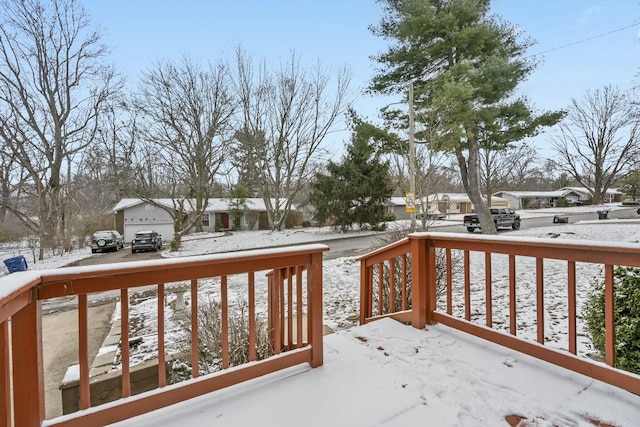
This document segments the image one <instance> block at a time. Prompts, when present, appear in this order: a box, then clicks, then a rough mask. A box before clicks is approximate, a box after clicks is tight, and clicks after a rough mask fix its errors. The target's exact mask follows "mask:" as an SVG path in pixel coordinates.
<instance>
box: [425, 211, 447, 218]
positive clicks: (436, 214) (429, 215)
mask: <svg viewBox="0 0 640 427" xmlns="http://www.w3.org/2000/svg"><path fill="white" fill-rule="evenodd" d="M424 216H425V214H420V219H422V218H423V217H424ZM426 217H427V219H429V220H435V219H446V218H447V215H445V214H443V213H442V212H440V211H435V210H434V211H428V212H427V214H426Z"/></svg>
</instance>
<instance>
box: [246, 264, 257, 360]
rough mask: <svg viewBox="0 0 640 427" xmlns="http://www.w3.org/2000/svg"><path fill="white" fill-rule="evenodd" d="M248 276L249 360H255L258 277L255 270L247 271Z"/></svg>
mask: <svg viewBox="0 0 640 427" xmlns="http://www.w3.org/2000/svg"><path fill="white" fill-rule="evenodd" d="M247 276H248V277H247V284H248V288H249V296H248V304H249V361H250V362H254V361H255V360H256V290H255V287H256V286H255V280H256V279H255V273H254V272H253V271H250V272H249V273H247Z"/></svg>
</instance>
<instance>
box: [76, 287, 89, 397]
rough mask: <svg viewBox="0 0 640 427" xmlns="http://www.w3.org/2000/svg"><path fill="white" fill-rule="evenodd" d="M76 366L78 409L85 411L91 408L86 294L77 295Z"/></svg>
mask: <svg viewBox="0 0 640 427" xmlns="http://www.w3.org/2000/svg"><path fill="white" fill-rule="evenodd" d="M78 365H79V369H80V409H87V408H89V407H90V406H91V388H90V385H89V369H90V367H89V321H88V303H87V294H80V295H78Z"/></svg>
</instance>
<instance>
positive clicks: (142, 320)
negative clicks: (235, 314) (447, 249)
mask: <svg viewBox="0 0 640 427" xmlns="http://www.w3.org/2000/svg"><path fill="white" fill-rule="evenodd" d="M238 234H242V233H238ZM500 235H509V236H520V237H523V236H526V237H533V238H548V237H550V236H551V237H555V238H557V239H559V240H564V239H579V240H589V241H594V242H595V241H601V242H607V243H613V242H627V243H638V242H640V221H636V220H633V221H631V220H630V221H627V220H609V221H606V222H603V221H594V222H584V223H578V224H571V225H566V224H565V225H554V226H549V227H543V228H536V229H530V230H518V231H512V232H507V233H500ZM283 236H284V237H285V241H286V238H288V237H291V235H289V236H286V235H283ZM225 238H226V237H225ZM272 238H273V235H270V236H269V242H271V243H273V239H272ZM223 239H224V238H221V239H220V242H219V243H220V244H219V245H217V248H216V249H218V250H220V249H222V247H224V245H222V242H223V241H224V240H223ZM244 240H245V241H247V239H244ZM257 240H258V239H252V240H250V242H251V244H253V245H255V244H256V242H257ZM239 241H240V240H237V241H234V242H232V243H231V246H232V247H234V248H237V247H238V245H239V243H238V242H239ZM203 242H204V240H203V239H197V238H193V239H187V240H186V241H185V242H184V252H185V253H189V254H195V253H203V249H202V247H201V245H202V244H203ZM206 247H209V248H210V247H211V245H210V244H209V243H207V244H206ZM174 255H175V254H174ZM483 257H484V254H481V253H472V263H473V262H478V263H480V264H482V263H483ZM474 258H477V259H474ZM599 268H600V267H599V266H595V265H591V264H580V263H579V264H578V265H577V278H578V279H577V284H578V286H577V299H578V315H579V316H580V312H581V307H582V304H583V302H584V301H585V299H586V298H587V296H588V295H589V293H590V291H591V289H592V284H593V279H594V277H595V276H596V275H599ZM492 270H493V277H492V289H493V299H494V303H493V322H494V327H495V328H496V329H500V330H505V331H508V328H509V312H508V307H509V306H508V298H509V296H508V287H509V286H508V257H507V256H506V255H494V256H493V258H492ZM534 272H535V259H523V260H521V261H518V275H517V283H518V290H517V295H518V303H517V317H518V329H519V330H518V335H519V336H521V337H525V338H529V339H531V340H535V339H536V311H535V309H532V308H535V302H536V296H535V295H536V283H535V273H534ZM266 273H267V272H266V271H264V272H259V273H256V307H257V310H258V315H259V316H261V317H262V318H264V317H265V316H266V303H267V292H266V279H264V276H265V274H266ZM471 273H472V274H471V283H472V301H473V304H472V321H474V322H476V323H484V316H485V307H484V294H485V283H484V281H485V279H484V269H477V270H473V271H472V272H471ZM566 276H567V268H566V263H564V262H560V261H552V260H547V261H546V262H545V268H544V277H545V332H546V341H547V342H546V345H549V346H551V347H554V348H558V349H566V348H568V342H567V339H568V321H567V316H568V309H567V306H566V304H567V289H566V283H567V281H566V280H567V279H566ZM260 280H262V285H260V284H259V283H260ZM323 282H324V284H323V286H324V289H323V307H324V323H325V325H326V326H328V327H329V328H331V329H332V330H334V331H344V330H348V329H350V328H352V327H354V326H356V325H357V324H358V314H359V306H360V301H359V299H360V265H359V262H357V261H356V259H355V258H353V257H346V258H338V259H333V260H326V261H324V262H323ZM458 283H461V280H459V281H458ZM181 285H184V284H166V288H167V289H168V291H167V297H166V305H165V319H166V322H167V323H166V331H167V340H166V341H167V344H166V345H167V351H168V352H172V350H173V351H177V350H178V349H177V348H176V347H172V345H173V343H175V344H176V346H179V345H180V344H179V343H181V342H184V340H185V338H186V333H187V331H186V330H185V329H184V328H183V327H181V326H180V322H181V318H180V316H176V312H175V310H174V308H175V300H176V298H177V295H176V294H175V293H173V292H172V291H171V288H172V287H175V286H181ZM228 292H229V301H230V305H231V306H233V305H234V304H235V306H236V307H237V306H239V305H242V304H243V302H245V301H246V300H247V285H246V276H245V275H237V276H230V277H229V278H228ZM198 294H199V296H198V298H199V301H200V302H201V303H202V302H203V301H204V302H208V301H213V302H218V301H220V280H219V278H213V279H204V280H200V281H199V283H198ZM462 294H463V289H462V286H461V285H459V286H457V287H454V301H455V304H454V314H456V315H458V316H460V317H462V316H463V313H464V307H463V298H462ZM156 301H157V300H156V299H155V298H153V297H150V296H148V295H146V296H145V295H144V294H143V295H142V296H141V297H137V296H136V294H135V292H134V291H132V298H131V307H130V310H131V313H130V315H131V317H132V320H133V319H136V320H134V323H135V324H136V325H139V326H140V327H139V329H138V330H137V331H136V330H132V333H134V334H135V333H137V334H139V335H140V336H141V337H142V343H141V344H140V345H139V346H138V347H137V348H136V349H135V350H134V351H133V352H132V364H134V363H137V360H139V361H143V360H148V359H152V358H155V357H157V354H156V353H155V351H156V350H155V349H156V348H157V342H156V339H157V337H156V331H157V308H156ZM184 301H185V302H186V303H187V305H188V304H190V298H189V295H188V293H185V294H184ZM439 304H440V307H441V308H442V307H443V304H444V301H443V299H440V300H439ZM593 352H594V349H593V347H592V346H591V342H590V340H589V338H588V337H587V336H586V334H585V332H584V325H583V323H582V322H581V321H580V319H579V320H578V354H579V355H582V356H587V355H589V354H591V353H593Z"/></svg>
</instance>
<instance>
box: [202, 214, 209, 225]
mask: <svg viewBox="0 0 640 427" xmlns="http://www.w3.org/2000/svg"><path fill="white" fill-rule="evenodd" d="M202 226H203V227H209V214H208V213H203V214H202Z"/></svg>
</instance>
